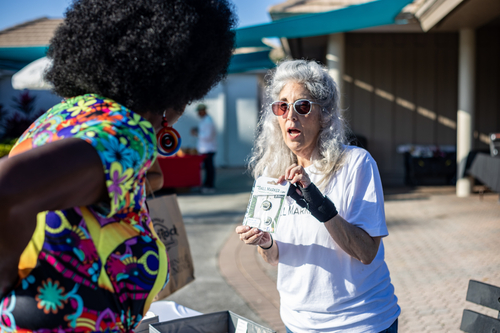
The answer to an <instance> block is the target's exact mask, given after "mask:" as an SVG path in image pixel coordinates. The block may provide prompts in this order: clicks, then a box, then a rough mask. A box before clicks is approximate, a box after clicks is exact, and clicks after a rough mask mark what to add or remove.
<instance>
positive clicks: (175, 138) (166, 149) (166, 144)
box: [156, 112, 181, 157]
mask: <svg viewBox="0 0 500 333" xmlns="http://www.w3.org/2000/svg"><path fill="white" fill-rule="evenodd" d="M161 125H162V126H163V128H162V129H161V130H160V131H159V132H158V134H156V140H157V141H158V154H159V157H168V156H172V155H175V153H177V152H178V151H179V148H181V136H180V135H179V132H177V131H176V130H175V129H174V128H173V127H169V126H168V121H167V119H166V117H165V112H163V120H162V122H161Z"/></svg>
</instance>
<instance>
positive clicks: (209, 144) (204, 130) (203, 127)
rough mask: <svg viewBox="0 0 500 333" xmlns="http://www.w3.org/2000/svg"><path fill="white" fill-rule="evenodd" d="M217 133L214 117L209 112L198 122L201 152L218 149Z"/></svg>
mask: <svg viewBox="0 0 500 333" xmlns="http://www.w3.org/2000/svg"><path fill="white" fill-rule="evenodd" d="M216 137H217V133H216V131H215V125H214V122H213V120H212V118H211V117H210V116H209V115H208V114H207V115H206V116H205V117H203V118H201V121H200V123H199V124H198V152H199V153H200V154H206V153H215V152H216V151H217V140H216Z"/></svg>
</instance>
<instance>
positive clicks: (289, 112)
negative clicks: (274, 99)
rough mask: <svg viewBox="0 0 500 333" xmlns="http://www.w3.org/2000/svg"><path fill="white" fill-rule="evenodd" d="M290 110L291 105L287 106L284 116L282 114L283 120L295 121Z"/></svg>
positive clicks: (293, 113) (293, 114)
mask: <svg viewBox="0 0 500 333" xmlns="http://www.w3.org/2000/svg"><path fill="white" fill-rule="evenodd" d="M292 108H293V104H288V108H287V109H286V112H285V114H283V118H285V119H295V112H293V110H292Z"/></svg>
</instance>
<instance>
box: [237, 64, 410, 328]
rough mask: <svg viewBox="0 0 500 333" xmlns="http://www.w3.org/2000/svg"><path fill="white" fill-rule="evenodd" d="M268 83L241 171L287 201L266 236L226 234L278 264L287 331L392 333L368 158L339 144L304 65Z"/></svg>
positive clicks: (317, 74)
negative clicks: (280, 186)
mask: <svg viewBox="0 0 500 333" xmlns="http://www.w3.org/2000/svg"><path fill="white" fill-rule="evenodd" d="M268 83H269V85H268V88H267V92H268V95H269V96H270V97H271V98H273V100H275V102H273V103H272V104H271V105H270V106H269V107H266V108H265V110H264V111H263V115H262V118H261V121H260V124H259V135H258V136H257V139H256V142H255V146H254V149H253V154H252V156H251V158H250V168H251V170H252V172H253V175H254V177H255V178H257V177H259V176H268V177H275V178H278V182H280V183H281V182H284V181H289V182H290V184H291V185H290V191H289V192H288V195H289V196H290V197H291V198H292V199H293V200H289V199H287V200H285V203H284V205H283V207H282V211H281V218H280V220H279V225H278V226H277V227H276V229H275V233H274V234H273V235H271V234H270V233H267V232H263V231H260V230H259V229H257V228H250V227H248V226H244V225H242V226H238V227H237V228H236V232H237V234H239V236H240V239H241V240H242V241H243V242H245V243H246V244H250V245H258V251H259V253H260V254H261V255H262V257H263V258H264V260H265V261H266V262H268V263H270V264H271V265H278V281H277V287H278V291H279V293H280V298H281V311H280V312H281V318H282V320H283V322H284V323H285V325H286V327H287V332H296V333H297V332H311V331H314V332H376V333H378V332H388V333H393V332H397V318H398V316H399V314H400V311H401V310H400V307H399V306H398V304H397V298H396V296H395V295H394V287H393V286H392V284H391V280H390V276H389V270H388V268H387V265H386V264H385V261H384V245H383V242H382V240H381V239H382V237H385V236H387V235H388V232H387V226H386V223H385V213H384V200H383V193H382V184H381V181H380V176H379V172H378V169H377V165H376V163H375V161H374V160H373V158H372V157H371V155H370V154H369V153H368V152H367V151H366V150H364V149H361V148H358V147H354V146H350V145H348V143H347V139H346V132H347V127H346V125H345V123H344V120H343V118H342V116H341V112H340V109H339V92H338V89H337V85H336V83H335V82H334V80H333V79H332V78H331V77H330V75H329V74H328V72H327V70H326V69H325V68H324V67H322V66H321V65H319V64H318V63H316V62H313V61H305V60H293V61H284V62H282V63H281V64H279V65H278V67H277V68H276V69H275V71H274V72H272V73H271V75H270V77H269V80H268ZM316 185H317V186H316Z"/></svg>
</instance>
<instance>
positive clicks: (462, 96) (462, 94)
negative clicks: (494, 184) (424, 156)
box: [456, 29, 476, 197]
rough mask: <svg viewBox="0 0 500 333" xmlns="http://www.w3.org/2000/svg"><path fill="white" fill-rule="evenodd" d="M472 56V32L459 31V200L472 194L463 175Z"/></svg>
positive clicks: (470, 124)
mask: <svg viewBox="0 0 500 333" xmlns="http://www.w3.org/2000/svg"><path fill="white" fill-rule="evenodd" d="M475 56H476V43H475V32H474V29H462V30H460V40H459V55H458V64H459V68H458V112H457V185H456V192H457V196H458V197H467V196H469V195H470V193H471V192H472V185H473V184H472V182H473V180H472V179H471V178H470V177H467V176H464V171H465V163H466V161H467V156H468V155H469V152H470V151H471V149H472V142H473V141H472V140H473V131H474V102H475V83H476V82H475V81H476V71H475Z"/></svg>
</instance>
